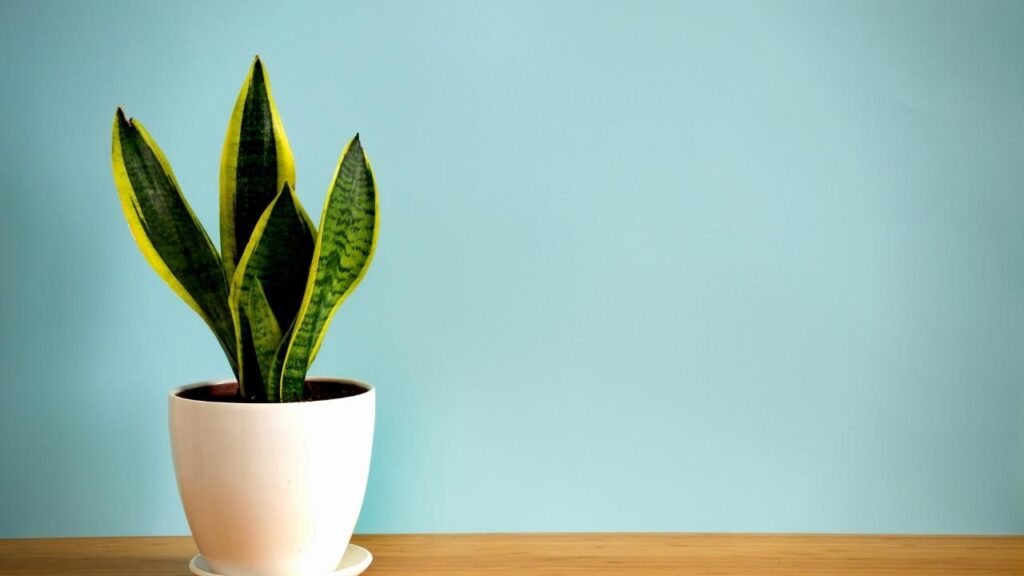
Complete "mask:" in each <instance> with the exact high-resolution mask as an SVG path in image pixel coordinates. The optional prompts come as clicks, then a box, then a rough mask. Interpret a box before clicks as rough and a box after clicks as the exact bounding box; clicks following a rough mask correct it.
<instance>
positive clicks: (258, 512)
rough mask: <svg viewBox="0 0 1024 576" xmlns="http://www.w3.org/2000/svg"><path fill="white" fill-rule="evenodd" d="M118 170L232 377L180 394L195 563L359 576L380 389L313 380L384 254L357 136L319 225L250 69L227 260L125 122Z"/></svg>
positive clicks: (177, 286)
mask: <svg viewBox="0 0 1024 576" xmlns="http://www.w3.org/2000/svg"><path fill="white" fill-rule="evenodd" d="M112 156H113V169H114V181H115V183H116V185H117V190H118V196H119V198H120V200H121V206H122V208H123V209H124V214H125V217H126V218H127V219H128V224H129V227H130V229H131V232H132V235H133V236H134V238H135V241H136V243H137V244H138V246H139V248H141V249H142V253H143V255H144V256H145V257H146V260H147V261H148V262H149V263H150V264H151V265H152V267H153V268H154V269H155V270H156V271H157V273H158V274H159V275H160V277H161V278H163V279H164V281H165V282H167V284H169V285H170V287H171V288H172V289H173V290H174V292H175V293H177V294H178V296H180V297H181V298H182V299H183V300H184V301H185V302H186V303H187V304H188V305H189V306H190V307H191V308H192V309H193V310H195V311H196V312H197V313H198V314H199V316H200V317H201V318H202V319H203V320H204V321H205V322H206V324H207V325H209V327H210V329H211V330H212V331H213V334H214V336H215V337H216V338H217V341H218V342H219V343H220V346H221V348H222V349H223V350H224V353H225V355H226V356H227V359H228V363H229V364H230V366H231V369H232V371H233V372H234V376H235V378H234V379H233V380H228V381H218V382H212V381H211V382H203V383H199V384H193V385H190V386H184V387H181V388H178V389H176V390H173V391H171V393H170V432H171V444H172V452H173V457H174V466H175V474H176V476H177V481H178V490H179V492H180V494H181V499H182V503H183V505H184V508H185V514H186V517H187V518H188V523H189V527H190V528H191V530H192V534H193V537H194V538H195V541H196V545H197V546H198V548H199V552H200V555H199V556H197V557H196V558H194V559H193V562H192V566H191V567H192V570H193V572H195V573H197V574H220V575H224V576H271V575H279V574H281V575H283V574H298V575H307V574H308V575H314V574H328V573H342V572H344V573H346V574H354V573H358V572H361V571H362V569H365V567H366V565H368V564H369V561H370V557H369V553H365V550H363V551H362V552H360V550H361V549H358V548H357V547H354V546H350V545H349V539H350V538H351V535H352V531H353V529H354V527H355V523H356V519H357V518H358V515H359V510H360V508H361V506H362V501H363V493H364V491H365V488H366V479H367V474H368V472H369V465H370V451H371V446H372V440H373V423H374V398H375V397H374V390H373V387H371V386H369V385H367V384H363V383H361V382H356V381H352V380H340V379H324V378H307V377H306V373H307V371H308V369H309V366H310V364H311V363H312V362H313V359H314V358H315V357H316V354H317V351H318V350H319V348H320V344H321V342H322V341H323V337H324V333H325V332H326V330H327V326H328V324H329V322H330V320H331V317H332V316H333V314H334V313H335V311H337V309H338V306H339V305H340V304H341V303H342V302H343V301H344V300H345V298H346V297H347V296H348V295H349V294H351V293H352V291H353V290H354V289H355V287H356V285H357V284H359V281H360V280H361V279H362V278H363V276H364V275H365V274H366V271H367V268H368V267H369V264H370V261H371V259H372V258H373V253H374V247H375V245H376V240H377V233H378V229H379V214H378V203H377V192H376V186H375V183H374V177H373V172H372V171H371V169H370V164H369V161H368V160H367V159H366V155H365V153H364V151H363V147H362V144H361V143H360V141H359V135H358V134H357V135H356V136H355V137H354V138H353V139H352V140H351V141H350V142H349V143H348V145H347V146H346V147H345V149H344V150H343V151H342V153H341V158H340V160H339V162H338V167H337V169H336V170H335V173H334V177H333V179H332V182H331V184H330V188H329V189H328V192H327V199H326V201H325V203H324V208H323V213H322V214H321V217H320V224H319V226H314V224H313V222H312V221H311V220H310V218H309V216H308V215H307V214H306V211H305V210H304V209H303V208H302V205H301V204H300V203H299V199H298V197H297V196H296V195H295V167H294V163H293V159H292V152H291V149H290V148H289V146H288V139H287V138H286V137H285V132H284V128H283V126H282V124H281V118H280V116H279V115H278V112H277V107H276V105H275V104H274V99H273V97H272V96H271V90H270V81H269V80H268V78H267V75H266V71H265V69H264V66H263V64H262V62H261V61H260V59H259V57H256V59H255V60H254V61H253V63H252V66H251V67H250V69H249V74H248V77H247V78H246V80H245V83H244V85H243V86H242V90H241V93H240V94H239V95H238V100H237V101H236V103H235V108H234V112H233V113H232V115H231V120H230V122H229V124H228V132H227V137H226V138H225V140H224V151H223V155H222V158H221V173H220V245H221V250H220V252H219V253H218V251H217V249H216V248H214V245H213V243H212V242H211V241H210V238H209V236H208V235H207V233H206V231H205V229H204V228H203V225H202V224H201V223H200V222H199V220H198V219H197V218H196V216H195V214H194V213H193V212H192V209H191V208H190V207H189V205H188V202H186V200H185V198H184V196H183V195H182V193H181V190H180V189H179V187H178V183H177V181H176V180H175V177H174V173H173V172H172V171H171V166H170V164H169V163H168V162H167V158H166V157H165V156H164V154H163V152H162V151H161V150H160V148H159V147H158V146H157V145H156V142H155V141H154V140H153V138H152V137H151V136H150V135H149V133H148V132H147V131H146V129H145V128H144V127H143V126H142V124H140V123H139V122H138V121H136V120H134V119H131V120H129V119H128V118H126V117H125V114H124V112H123V110H121V109H120V108H118V110H117V112H116V114H115V117H114V127H113V154H112ZM346 551H348V553H347V554H346ZM343 557H344V562H343Z"/></svg>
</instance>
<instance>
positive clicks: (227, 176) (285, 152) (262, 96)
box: [220, 56, 312, 278]
mask: <svg viewBox="0 0 1024 576" xmlns="http://www.w3.org/2000/svg"><path fill="white" fill-rule="evenodd" d="M286 183H287V184H288V185H289V186H291V187H292V188H293V189H294V188H295V161H294V159H293V157H292V150H291V147H290V146H289V145H288V138H287V137H286V136H285V132H284V126H283V125H282V123H281V116H280V114H278V112H277V105H276V104H275V103H274V98H273V96H272V94H271V91H270V79H269V78H268V77H267V74H266V70H265V68H264V66H263V62H262V61H261V60H260V58H259V56H257V57H256V58H255V59H254V60H253V63H252V66H251V67H250V68H249V74H248V76H247V77H246V79H245V83H244V84H243V85H242V90H241V92H240V93H239V94H238V99H237V100H236V102H235V108H234V111H233V112H232V114H231V120H230V122H229V124H228V130H227V135H226V136H225V138H224V149H223V153H222V155H221V171H220V245H221V257H222V258H223V260H224V270H225V271H226V273H227V277H228V278H232V277H233V276H234V271H235V268H236V266H237V265H238V262H239V260H241V258H242V251H243V250H244V249H245V247H246V246H247V245H248V244H249V239H250V237H251V236H252V232H253V230H254V229H255V227H256V223H257V222H258V221H259V219H260V216H261V215H262V214H263V212H264V211H265V210H266V208H267V206H269V205H270V202H271V201H273V199H274V197H276V196H277V194H278V192H280V191H281V189H282V188H283V187H284V185H285V184H286ZM310 227H311V228H312V223H310Z"/></svg>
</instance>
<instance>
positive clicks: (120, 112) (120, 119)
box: [114, 106, 131, 126]
mask: <svg viewBox="0 0 1024 576" xmlns="http://www.w3.org/2000/svg"><path fill="white" fill-rule="evenodd" d="M114 117H115V119H116V120H117V123H118V124H120V125H122V126H125V125H131V122H129V121H128V118H127V117H126V116H125V115H124V108H123V107H121V106H118V107H117V112H115V113H114Z"/></svg>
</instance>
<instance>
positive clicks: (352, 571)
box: [188, 544, 373, 576]
mask: <svg viewBox="0 0 1024 576" xmlns="http://www.w3.org/2000/svg"><path fill="white" fill-rule="evenodd" d="M370 562H373V554H370V551H369V550H367V549H366V548H363V547H362V546H358V545H356V544H349V545H348V548H347V549H346V550H345V555H344V556H343V557H342V558H341V562H340V563H339V564H338V567H337V568H335V569H334V571H333V572H328V573H327V574H318V575H316V576H357V575H358V574H362V573H363V571H364V570H366V569H367V568H369V567H370ZM188 569H189V570H191V571H192V573H193V574H195V575H196V576H222V575H221V574H218V573H217V572H214V571H213V570H212V569H211V568H210V567H209V566H208V565H207V564H206V560H205V559H204V558H203V555H202V554H196V555H195V557H193V558H192V561H191V562H189V563H188Z"/></svg>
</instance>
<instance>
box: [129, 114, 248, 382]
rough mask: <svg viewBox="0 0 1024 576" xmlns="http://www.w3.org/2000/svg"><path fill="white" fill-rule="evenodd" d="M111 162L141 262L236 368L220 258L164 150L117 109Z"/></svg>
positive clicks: (232, 333)
mask: <svg viewBox="0 0 1024 576" xmlns="http://www.w3.org/2000/svg"><path fill="white" fill-rule="evenodd" d="M112 164H113V169H114V181H115V183H116V184H117V189H118V196H119V198H120V200H121V206H122V208H123V209H124V213H125V217H126V218H127V220H128V224H129V227H130V228H131V231H132V235H133V236H134V237H135V241H136V243H137V244H138V245H139V248H140V249H141V250H142V253H143V255H144V256H145V257H146V260H147V261H149V263H150V265H151V266H153V268H154V269H155V270H156V271H157V273H158V274H159V275H160V276H161V277H162V278H163V279H164V280H165V281H166V282H167V283H168V284H169V285H170V286H171V288H172V289H173V290H174V291H175V292H176V293H177V294H178V295H179V296H180V297H181V298H182V299H183V300H185V302H186V303H187V304H188V305H189V306H191V307H192V308H193V309H194V310H195V311H196V312H197V313H198V314H199V315H200V316H201V317H202V318H203V320H204V321H206V323H207V324H208V325H209V326H210V328H211V329H212V330H213V332H214V334H215V335H216V336H217V340H218V341H220V344H221V346H222V347H223V348H224V351H225V353H227V354H228V357H229V359H230V360H231V365H232V369H233V370H235V371H236V374H237V365H236V362H235V345H236V339H235V334H234V327H233V323H232V316H231V312H230V310H229V308H228V285H227V281H226V278H225V275H224V269H223V267H222V265H221V260H220V258H219V257H218V255H217V251H216V249H214V247H213V243H212V242H210V238H209V236H208V235H207V234H206V230H205V229H203V226H202V224H201V223H200V222H199V220H198V219H197V218H196V217H195V214H194V213H193V212H192V209H191V208H190V207H189V205H188V202H186V201H185V198H184V197H183V196H182V194H181V190H180V189H179V187H178V183H177V181H176V179H175V177H174V173H173V172H172V171H171V167H170V164H169V163H168V162H167V159H166V158H165V157H164V155H163V152H161V150H160V148H159V147H157V145H156V143H155V142H154V141H153V139H152V138H151V137H150V136H149V134H148V133H147V132H146V130H145V128H144V127H143V126H142V125H141V124H140V123H139V122H137V121H135V120H130V121H129V120H128V119H126V118H125V116H124V112H123V111H122V110H121V109H118V110H117V114H116V115H115V117H114V126H113V151H112Z"/></svg>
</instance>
